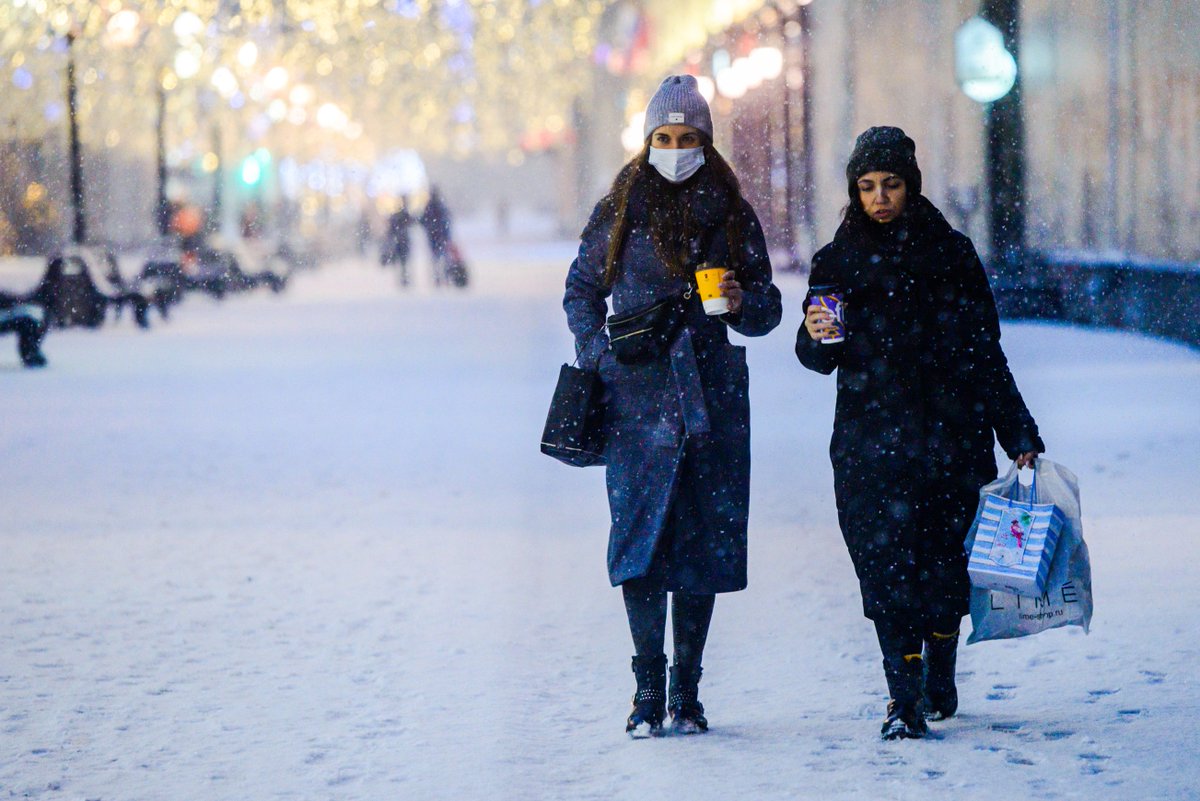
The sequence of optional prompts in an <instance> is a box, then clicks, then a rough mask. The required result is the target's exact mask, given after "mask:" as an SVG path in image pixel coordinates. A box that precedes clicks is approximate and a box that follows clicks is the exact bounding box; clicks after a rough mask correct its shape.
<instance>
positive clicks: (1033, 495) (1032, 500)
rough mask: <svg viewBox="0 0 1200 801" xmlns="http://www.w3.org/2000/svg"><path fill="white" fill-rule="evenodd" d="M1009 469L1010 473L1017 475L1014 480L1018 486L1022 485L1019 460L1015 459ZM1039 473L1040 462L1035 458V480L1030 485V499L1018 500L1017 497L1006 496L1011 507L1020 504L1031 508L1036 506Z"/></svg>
mask: <svg viewBox="0 0 1200 801" xmlns="http://www.w3.org/2000/svg"><path fill="white" fill-rule="evenodd" d="M1008 471H1009V473H1015V475H1013V480H1014V481H1015V482H1016V484H1017V485H1018V486H1020V484H1021V472H1020V468H1019V467H1017V461H1016V460H1015V459H1014V460H1013V466H1012V467H1010V468H1009V469H1008ZM1037 474H1038V463H1037V460H1036V459H1035V460H1034V462H1033V482H1032V483H1031V484H1030V485H1029V500H1028V501H1018V500H1016V499H1015V498H1011V497H1009V498H1006V499H1005V500H1007V501H1008V505H1009V506H1010V507H1012V506H1018V505H1019V506H1028V507H1029V508H1030V509H1032V508H1033V507H1034V505H1035V504H1036V503H1037Z"/></svg>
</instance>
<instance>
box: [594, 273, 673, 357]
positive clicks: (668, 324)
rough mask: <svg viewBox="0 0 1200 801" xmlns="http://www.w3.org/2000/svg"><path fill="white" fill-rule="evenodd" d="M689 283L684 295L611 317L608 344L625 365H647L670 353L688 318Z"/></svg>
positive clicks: (608, 325)
mask: <svg viewBox="0 0 1200 801" xmlns="http://www.w3.org/2000/svg"><path fill="white" fill-rule="evenodd" d="M691 298H692V288H691V287H690V286H689V287H688V288H687V291H686V292H684V293H683V294H682V295H676V296H672V297H669V298H664V299H663V300H656V301H654V302H653V303H650V304H647V305H645V306H639V307H638V308H636V309H632V310H631V311H627V312H622V313H621V314H613V315H611V316H609V318H608V322H607V323H606V327H607V328H608V347H609V350H611V351H612V352H613V355H614V356H615V357H616V358H617V361H619V362H620V363H621V364H645V363H646V362H651V361H654V360H655V359H657V358H658V357H659V356H661V355H662V354H664V353H666V351H667V349H668V348H670V347H671V343H672V342H674V341H675V335H676V334H677V333H678V332H679V328H680V327H681V326H682V325H683V321H684V320H685V319H686V318H687V310H688V302H689V301H690V300H691Z"/></svg>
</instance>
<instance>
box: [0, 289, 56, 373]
mask: <svg viewBox="0 0 1200 801" xmlns="http://www.w3.org/2000/svg"><path fill="white" fill-rule="evenodd" d="M24 300H25V299H23V298H20V297H18V296H16V295H10V294H8V293H6V292H0V334H4V333H8V332H10V331H11V332H12V333H13V334H15V335H16V337H17V355H18V356H20V357H21V364H23V365H25V366H26V367H45V366H46V357H45V356H44V355H43V354H42V338H43V337H44V336H45V335H46V311H45V309H44V308H42V307H41V306H35V305H33V304H30V303H25V302H24Z"/></svg>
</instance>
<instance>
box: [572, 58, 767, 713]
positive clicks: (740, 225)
mask: <svg viewBox="0 0 1200 801" xmlns="http://www.w3.org/2000/svg"><path fill="white" fill-rule="evenodd" d="M712 135H713V127H712V117H711V115H710V112H709V108H708V104H707V103H706V102H705V100H704V98H703V97H702V96H701V94H700V91H699V88H698V86H697V83H696V79H695V78H693V77H691V76H688V75H673V76H670V77H668V78H667V79H665V80H664V81H663V82H662V84H661V85H660V86H659V88H658V91H657V92H656V93H655V95H654V97H653V98H652V99H651V100H650V104H649V106H648V108H647V110H646V123H645V127H644V137H645V144H644V146H643V148H642V150H641V152H640V153H638V155H636V156H635V157H634V158H633V159H632V160H631V161H630V162H629V163H628V164H626V165H625V166H624V167H623V168H622V169H621V171H620V172H619V173H618V174H617V176H616V179H615V180H614V182H613V185H612V188H611V189H610V190H609V192H608V194H607V195H605V196H604V198H603V199H602V200H601V201H600V203H599V204H598V205H597V206H596V209H595V210H594V211H593V212H592V216H591V219H590V220H589V221H588V224H587V226H586V227H585V228H584V231H583V235H582V241H581V243H580V247H579V255H578V257H577V258H576V259H575V261H574V262H573V263H572V265H571V269H570V272H569V274H568V276H567V282H566V295H565V297H564V299H563V306H564V308H565V309H566V313H567V322H568V324H569V326H570V328H571V331H572V333H573V334H574V335H575V347H576V350H577V352H578V354H579V360H580V363H581V364H583V365H598V370H599V374H600V378H601V381H602V383H603V385H604V389H605V398H606V399H607V400H606V414H607V423H606V425H607V428H608V434H607V446H606V449H605V454H604V455H605V460H606V463H607V470H608V473H607V480H608V501H609V509H610V512H611V516H612V526H611V529H610V533H609V541H608V574H609V579H610V581H611V582H612V584H613V585H614V586H617V585H620V587H621V591H622V595H623V597H624V601H625V611H626V614H627V617H628V620H629V629H630V633H631V634H632V637H633V645H634V651H635V655H634V657H633V663H632V667H633V673H634V676H635V679H636V682H637V690H636V692H635V694H634V696H633V711H632V713H631V714H630V715H629V719H628V720H627V721H626V731H627V732H629V733H630V735H631V736H635V737H640V736H646V735H657V734H659V733H661V732H662V731H663V724H664V719H665V717H666V714H667V712H669V713H670V715H671V726H672V728H673V729H674V730H675V731H677V732H681V733H695V732H703V731H706V730H707V728H708V721H707V719H706V718H705V716H704V706H703V705H702V704H701V703H700V700H699V688H698V684H699V681H700V673H701V662H702V657H703V653H704V646H705V642H706V640H707V637H708V630H709V623H710V621H711V620H712V613H713V605H714V603H715V600H716V593H721V592H735V591H737V590H741V589H744V588H745V586H746V549H747V543H746V540H747V531H746V529H747V519H748V513H749V500H750V406H749V399H748V396H747V390H748V384H749V376H748V373H747V370H746V355H745V349H744V348H742V347H736V346H734V345H731V344H730V342H729V336H728V331H729V329H733V330H734V331H737V332H738V333H740V334H742V335H744V336H762V335H764V334H766V333H767V332H769V331H770V330H771V329H773V328H774V327H775V326H776V325H778V323H779V319H780V315H781V303H780V295H779V290H778V289H776V288H775V286H774V285H773V284H772V282H771V266H770V262H769V261H768V260H767V247H766V242H765V241H764V238H763V233H762V228H761V226H760V225H759V221H758V218H757V216H756V215H755V213H754V210H753V209H752V208H751V207H750V204H749V203H747V202H746V200H745V199H744V198H743V197H742V194H741V190H740V188H739V185H738V180H737V177H736V176H735V175H734V173H733V170H732V169H731V168H730V167H729V165H728V163H727V162H726V161H725V159H724V158H722V157H721V155H720V153H718V152H717V150H716V148H714V147H713V143H712ZM702 263H708V264H711V265H712V266H714V267H725V268H727V269H726V270H725V271H724V272H722V274H721V275H722V278H721V284H720V286H721V290H722V292H723V294H724V295H725V296H726V297H727V299H728V311H727V313H725V314H723V315H721V316H715V315H714V316H709V315H708V314H706V313H705V310H704V308H703V307H702V305H701V302H700V300H699V298H698V296H697V295H698V293H696V292H694V291H693V290H694V286H693V281H694V280H695V279H694V270H695V269H696V268H697V267H698V266H700V265H701V264H702ZM610 297H611V300H612V303H613V307H614V311H615V312H617V313H618V314H620V313H624V312H632V311H639V310H640V309H641V308H644V307H647V306H648V305H650V304H652V303H656V302H658V301H663V300H668V301H670V302H671V303H680V304H681V305H682V308H683V319H682V322H681V323H679V324H678V326H677V327H674V328H673V329H665V330H662V331H659V330H657V329H655V330H654V331H653V332H652V333H654V334H655V336H656V337H657V338H658V341H660V342H664V341H665V342H664V346H663V347H661V348H657V349H655V350H653V351H652V352H651V353H650V356H649V358H650V360H649V361H648V362H647V363H643V364H627V363H623V362H622V361H620V360H619V358H621V357H618V356H617V355H615V354H614V352H613V351H612V350H611V348H610V342H609V339H608V335H607V333H606V332H605V314H606V311H607V306H606V303H607V300H608V299H609V298H610ZM647 316H648V317H649V316H653V313H649V314H648V315H647ZM668 594H670V595H671V598H670V607H671V617H672V631H673V640H674V655H673V660H672V662H673V664H672V665H671V669H670V687H669V691H668V688H667V677H666V674H667V670H666V656H665V655H664V646H665V636H666V634H665V630H666V620H667V606H668Z"/></svg>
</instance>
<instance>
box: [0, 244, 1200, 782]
mask: <svg viewBox="0 0 1200 801" xmlns="http://www.w3.org/2000/svg"><path fill="white" fill-rule="evenodd" d="M466 250H467V255H468V256H469V258H470V259H471V261H472V263H473V266H474V268H475V274H474V279H475V281H474V283H473V285H472V286H471V288H470V289H469V290H468V291H466V292H452V291H442V292H439V291H435V289H434V288H433V287H431V286H429V285H428V281H427V279H426V278H425V276H426V272H424V271H422V272H421V276H420V277H421V279H422V283H421V284H420V285H419V286H418V287H416V288H415V290H410V291H409V292H408V293H407V294H405V293H402V292H401V291H400V290H399V289H398V287H397V286H396V285H395V283H394V280H393V279H394V276H393V275H392V274H391V273H385V272H383V271H381V270H380V269H379V268H378V267H375V266H373V265H372V264H369V263H367V262H361V263H357V262H344V263H339V264H334V265H330V266H328V267H326V268H324V269H323V270H321V271H318V272H314V273H307V274H302V275H300V276H298V277H297V278H296V280H295V281H294V283H293V285H292V286H291V287H289V289H288V291H287V293H286V294H284V295H282V296H278V297H276V296H271V295H269V294H256V295H252V296H241V297H233V298H230V299H228V300H226V301H225V302H224V303H221V304H216V303H214V302H212V301H210V300H208V299H205V298H202V297H192V298H189V299H188V300H187V301H186V302H185V304H184V305H183V306H182V307H179V308H178V309H177V310H176V313H175V315H174V317H173V319H172V320H171V321H170V322H169V323H168V324H165V325H163V324H158V323H157V320H156V324H155V326H154V328H153V329H152V330H151V331H149V332H143V331H140V330H137V329H135V328H134V327H133V325H132V323H131V322H130V321H128V320H125V321H122V322H121V323H120V324H118V325H116V326H110V327H108V328H106V329H104V330H102V331H98V332H93V331H76V330H72V331H65V332H54V333H53V334H52V335H51V337H50V338H49V339H48V340H47V343H46V345H45V351H46V354H47V356H48V357H49V359H50V365H51V366H50V367H49V368H48V369H46V370H44V371H40V372H34V371H25V370H21V369H20V368H19V367H18V366H17V359H16V354H15V347H14V345H13V343H12V338H11V337H5V338H0V409H2V410H3V411H2V412H0V414H2V418H0V419H2V422H0V451H2V452H3V454H4V459H3V461H2V462H0V509H2V510H3V512H2V514H0V796H3V797H23V798H46V799H59V798H62V799H81V800H82V799H104V800H105V801H162V800H163V799H169V800H170V801H176V800H177V799H206V800H209V799H231V800H233V799H238V800H240V799H254V800H255V801H267V799H297V800H300V801H313V800H314V799H364V800H370V801H380V800H381V799H485V798H486V799H522V800H525V799H625V798H631V799H632V798H681V799H722V801H726V800H727V799H740V798H753V799H929V798H933V799H942V798H946V799H951V798H953V799H973V801H974V800H978V801H986V799H1004V800H1005V801H1009V800H1010V799H1013V798H1034V799H1068V798H1078V799H1189V798H1200V790H1198V789H1197V787H1198V785H1200V763H1198V762H1197V758H1196V757H1195V749H1196V743H1197V742H1198V741H1200V705H1198V704H1197V693H1198V691H1200V681H1198V680H1197V675H1198V671H1197V663H1198V661H1200V642H1198V639H1197V636H1196V632H1197V630H1198V627H1197V624H1196V610H1197V609H1200V582H1197V580H1196V576H1197V567H1196V565H1197V560H1198V559H1200V545H1198V541H1200V492H1198V491H1197V485H1198V484H1200V465H1198V462H1197V457H1196V454H1197V453H1200V415H1198V414H1197V412H1198V411H1200V401H1198V400H1197V399H1198V398H1200V353H1197V352H1196V351H1192V350H1188V349H1186V348H1183V347H1180V346H1176V345H1172V344H1169V343H1164V342H1161V341H1155V340H1151V339H1147V338H1143V337H1140V336H1136V335H1131V334H1117V333H1106V332H1097V331H1083V330H1078V329H1072V328H1066V327H1058V326H1052V325H1038V324H1012V325H1006V327H1005V344H1006V348H1007V352H1008V354H1009V357H1010V360H1011V362H1012V364H1013V368H1014V372H1015V374H1016V376H1017V380H1018V382H1019V384H1020V386H1021V387H1022V389H1023V391H1024V393H1025V397H1026V399H1027V401H1028V403H1029V405H1030V407H1031V409H1032V410H1033V412H1034V414H1035V415H1036V417H1037V419H1038V423H1039V424H1040V426H1041V428H1042V431H1043V432H1044V435H1045V438H1046V441H1047V443H1048V445H1049V448H1050V451H1049V454H1048V456H1050V458H1053V459H1055V460H1057V461H1059V462H1061V463H1063V464H1065V465H1067V466H1068V467H1071V468H1072V469H1074V470H1075V471H1076V472H1077V473H1078V474H1079V476H1080V479H1081V483H1082V491H1083V508H1084V531H1085V535H1086V537H1087V539H1088V542H1089V544H1090V546H1091V549H1092V558H1093V570H1094V581H1095V597H1096V615H1095V619H1094V621H1093V628H1092V633H1091V634H1090V635H1088V636H1085V635H1084V634H1083V633H1082V631H1080V630H1078V629H1070V630H1067V629H1060V630H1056V631H1052V632H1047V633H1044V634H1041V635H1039V636H1037V637H1034V638H1029V639H1025V640H1017V641H1006V642H987V643H981V644H978V645H974V646H970V647H966V648H964V649H963V651H962V653H961V656H960V694H961V698H962V704H961V715H960V716H959V717H957V718H955V719H953V720H951V721H948V722H946V723H942V724H937V725H936V736H934V737H931V738H930V739H928V740H926V741H921V742H909V741H904V742H896V743H881V742H879V740H878V727H879V720H880V716H881V713H882V711H883V706H884V701H885V689H884V684H883V677H882V671H881V668H880V665H879V656H878V653H877V647H876V645H875V641H874V635H873V632H872V629H871V627H870V625H869V623H868V622H867V621H865V620H864V619H863V618H862V617H861V612H860V605H859V600H858V594H857V588H856V584H855V582H854V579H853V574H852V570H851V567H850V563H849V559H848V557H847V555H846V553H845V549H844V546H843V544H842V541H841V536H840V534H839V533H838V530H837V526H836V518H835V513H834V508H833V495H832V476H831V471H830V467H829V462H828V457H827V455H826V448H827V444H828V438H829V430H830V426H831V421H832V413H833V396H834V387H833V381H832V379H830V378H825V377H822V376H818V375H816V374H814V373H810V372H807V371H805V370H803V369H802V368H801V367H800V366H799V364H798V363H797V362H796V360H795V358H794V356H793V355H792V341H793V336H794V334H795V330H796V326H797V324H798V323H799V313H798V312H799V300H800V298H801V296H802V293H803V288H804V284H803V281H802V279H798V278H793V277H783V278H781V279H780V285H781V288H782V289H783V292H784V298H785V306H786V317H785V321H784V324H783V325H782V326H781V327H780V328H779V329H778V330H777V331H776V332H775V333H774V334H772V335H771V336H768V337H766V338H765V339H761V340H753V341H749V342H748V343H746V344H748V345H749V351H750V361H751V396H752V402H753V414H754V459H755V461H754V478H753V501H752V511H751V550H750V556H751V585H750V589H749V590H747V591H746V592H743V593H737V594H734V595H731V596H723V597H721V598H720V599H719V600H718V603H717V609H716V616H715V619H714V623H713V630H712V635H711V638H710V645H709V649H708V652H707V654H706V662H705V668H706V672H705V677H704V682H703V684H702V686H701V690H702V693H701V697H702V700H703V701H704V702H705V705H706V706H707V708H708V713H709V719H710V721H711V722H712V731H711V732H710V733H709V734H708V735H707V736H703V737H690V738H663V739H659V740H650V741H637V742H633V741H630V740H628V739H627V738H626V737H625V735H624V733H623V723H624V719H625V715H626V714H627V713H628V706H629V696H630V693H631V692H632V675H631V674H630V672H629V655H630V653H631V644H630V642H629V635H628V631H627V629H626V624H625V620H624V612H623V609H622V605H621V599H620V595H619V592H618V591H616V590H614V589H612V588H610V587H609V586H608V583H607V580H606V575H605V571H604V554H605V538H606V531H607V524H608V516H607V506H606V503H605V499H604V489H603V478H604V477H603V471H602V470H599V469H589V470H571V469H569V468H566V467H564V466H562V465H559V464H558V463H556V462H553V461H552V460H550V459H548V458H546V457H544V456H542V455H541V454H539V453H538V448H537V442H538V435H539V434H540V432H541V426H542V422H543V420H544V416H545V411H546V406H547V403H548V401H549V397H550V392H551V389H552V386H553V382H554V378H555V376H556V374H557V370H558V366H559V364H560V363H561V362H562V361H563V360H564V358H565V357H566V356H567V355H568V353H569V351H570V341H569V338H568V335H567V331H566V327H565V323H564V317H563V314H562V311H561V308H560V306H559V301H560V293H561V286H562V278H563V275H564V273H565V269H566V266H567V264H568V263H569V260H570V258H571V255H572V246H571V245H570V244H569V243H564V244H545V245H543V244H535V243H529V242H525V243H520V242H511V243H507V244H495V243H492V244H485V243H482V242H475V243H474V244H469V245H468V247H467V248H466ZM424 267H425V265H424V264H423V263H421V264H418V265H417V268H418V270H419V271H421V270H422V268H424ZM24 274H25V273H23V272H22V270H21V268H20V266H19V265H18V266H17V267H15V268H11V269H9V270H8V271H7V272H5V271H3V270H0V286H5V287H11V288H23V287H22V286H13V282H14V280H15V279H16V277H19V276H23V275H24ZM30 283H32V279H30V280H29V281H26V282H25V284H26V285H28V284H30ZM919 468H920V466H919V465H914V469H919Z"/></svg>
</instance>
